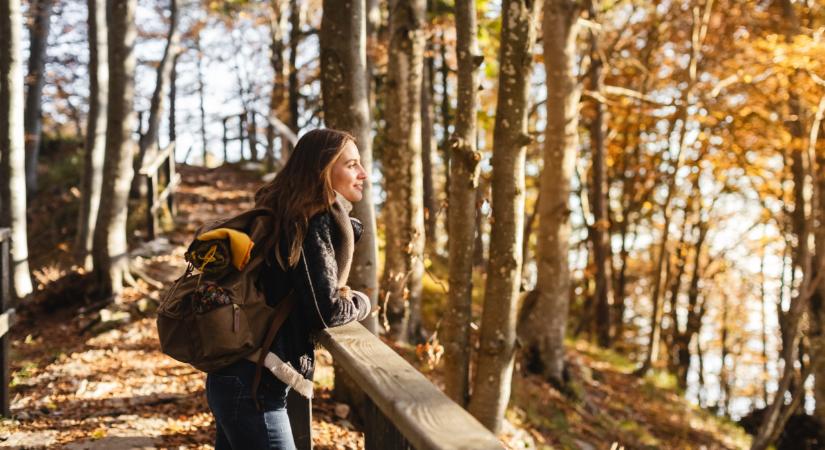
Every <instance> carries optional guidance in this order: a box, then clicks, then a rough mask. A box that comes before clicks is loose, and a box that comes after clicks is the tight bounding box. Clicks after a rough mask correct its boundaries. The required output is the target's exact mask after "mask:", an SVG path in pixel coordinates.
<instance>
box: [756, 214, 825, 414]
mask: <svg viewBox="0 0 825 450" xmlns="http://www.w3.org/2000/svg"><path fill="white" fill-rule="evenodd" d="M765 228H766V226H763V229H762V241H763V242H766V240H765ZM817 242H822V241H820V240H819V236H817ZM761 251H762V254H761V255H760V258H759V294H760V295H759V307H760V308H759V309H760V313H761V319H762V320H761V338H762V401H763V402H765V406H767V405H768V401H769V400H768V379H769V377H770V371H769V370H768V313H767V308H765V302H766V301H767V297H768V293H767V289H766V286H765V257H766V256H767V251H766V249H765V248H764V247H763V248H762V250H761ZM783 275H784V274H783Z"/></svg>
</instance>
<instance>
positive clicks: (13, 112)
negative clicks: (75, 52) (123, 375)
mask: <svg viewBox="0 0 825 450" xmlns="http://www.w3.org/2000/svg"><path fill="white" fill-rule="evenodd" d="M22 33H23V24H22V17H21V12H20V0H0V180H2V181H0V189H2V190H1V191H0V192H1V193H2V196H0V227H10V228H11V265H12V277H13V286H12V288H13V292H14V295H15V296H16V297H17V298H23V297H25V296H26V295H29V294H30V293H31V292H32V280H31V275H30V274H29V250H28V238H27V230H26V168H25V165H26V151H25V144H24V142H23V65H22V56H21V53H22V50H21V47H22V44H21V42H22V39H21V35H22Z"/></svg>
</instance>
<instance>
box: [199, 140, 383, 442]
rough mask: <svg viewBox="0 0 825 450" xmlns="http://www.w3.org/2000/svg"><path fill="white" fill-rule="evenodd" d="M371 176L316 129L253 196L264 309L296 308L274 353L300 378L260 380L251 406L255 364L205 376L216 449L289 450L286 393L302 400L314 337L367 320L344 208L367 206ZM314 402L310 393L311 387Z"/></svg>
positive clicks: (344, 146) (342, 143)
mask: <svg viewBox="0 0 825 450" xmlns="http://www.w3.org/2000/svg"><path fill="white" fill-rule="evenodd" d="M366 182H368V181H367V174H366V172H365V171H364V168H363V167H362V166H361V160H360V158H359V155H358V148H357V147H356V146H355V139H354V138H353V137H352V136H350V135H349V134H347V133H343V132H340V131H336V130H329V129H320V130H313V131H310V132H308V133H306V134H305V135H304V136H303V137H301V139H300V140H299V141H298V143H297V144H296V145H295V149H294V150H293V152H292V155H290V157H289V160H288V161H287V163H286V165H285V166H284V168H283V169H282V170H281V171H280V172H279V173H278V175H277V176H276V177H275V179H274V180H272V182H270V183H269V184H267V185H265V186H263V187H262V188H261V189H260V190H258V192H257V193H256V194H255V202H256V206H262V207H267V208H271V209H272V210H273V211H275V212H276V214H275V216H276V217H275V218H274V219H273V233H274V238H275V239H274V240H273V242H275V244H274V248H273V249H272V250H271V251H272V256H273V258H271V263H270V264H269V265H268V266H266V267H265V268H264V269H263V271H262V274H261V282H262V286H263V288H264V290H265V293H266V297H267V303H269V304H270V305H272V306H274V305H275V304H276V303H277V302H278V301H279V300H280V299H282V298H284V297H285V296H286V295H287V294H289V293H290V291H292V292H293V295H296V296H297V297H295V299H296V302H295V307H294V309H293V310H292V312H291V313H290V314H289V316H288V317H287V319H286V321H285V322H284V324H283V325H282V326H281V328H280V330H279V331H278V334H277V335H276V337H275V341H274V342H273V344H272V347H271V348H270V351H271V352H272V353H274V354H275V355H276V356H277V357H278V358H280V360H282V361H283V362H286V363H288V364H289V366H291V368H290V369H289V370H292V369H294V370H296V371H297V372H298V373H300V375H301V376H302V377H303V378H301V377H297V378H299V379H300V381H299V382H298V383H292V384H293V385H297V386H289V385H287V384H286V383H284V382H282V381H281V380H279V379H278V378H276V377H274V376H273V375H272V374H271V373H269V372H268V371H266V370H264V373H263V376H262V378H261V381H260V385H259V387H258V394H257V400H258V404H260V409H258V407H257V406H256V402H255V401H254V400H255V399H253V398H252V396H251V386H252V383H253V378H254V375H255V363H254V362H252V361H249V360H241V361H239V362H237V363H235V364H232V365H231V366H229V367H226V368H223V369H220V370H218V371H215V372H211V373H209V374H208V376H207V378H206V396H207V400H208V402H209V408H210V409H211V410H212V414H213V415H214V416H215V422H216V425H217V435H216V439H215V449H216V450H225V449H235V450H247V449H249V450H254V449H294V448H295V444H294V441H293V437H292V431H291V429H290V424H289V418H288V416H287V413H286V395H287V392H288V391H289V389H290V388H293V387H298V389H297V390H298V392H302V393H303V394H304V395H307V392H306V391H305V389H301V388H302V387H303V388H306V387H307V385H306V383H307V381H305V380H309V382H311V380H312V374H313V370H314V366H315V359H314V358H315V355H314V337H313V334H314V333H315V332H317V331H319V330H321V329H324V328H327V327H334V326H338V325H344V324H346V323H348V322H351V321H353V320H363V319H364V318H365V317H366V316H367V314H368V313H369V310H370V302H369V299H368V297H367V296H366V295H364V294H362V293H360V292H357V291H353V290H351V289H349V287H347V285H346V282H347V277H348V275H349V270H350V265H351V263H352V253H353V248H354V243H355V241H356V240H357V239H358V237H359V236H360V233H361V227H360V223H359V222H358V221H357V220H355V219H350V217H349V207H348V205H349V202H357V201H359V200H361V197H362V196H363V194H362V191H363V186H364V183H366ZM309 390H310V392H309V395H311V384H310V385H309Z"/></svg>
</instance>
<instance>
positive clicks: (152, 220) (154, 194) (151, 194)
mask: <svg viewBox="0 0 825 450" xmlns="http://www.w3.org/2000/svg"><path fill="white" fill-rule="evenodd" d="M157 202H158V174H157V172H155V173H148V174H146V203H147V206H146V224H147V228H148V231H147V238H148V240H150V241H153V240H155V233H156V232H157V229H158V217H157V215H155V205H157Z"/></svg>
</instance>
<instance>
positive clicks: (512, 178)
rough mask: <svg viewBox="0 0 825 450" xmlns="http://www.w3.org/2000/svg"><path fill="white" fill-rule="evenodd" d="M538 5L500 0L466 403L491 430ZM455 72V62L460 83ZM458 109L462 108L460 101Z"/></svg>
mask: <svg viewBox="0 0 825 450" xmlns="http://www.w3.org/2000/svg"><path fill="white" fill-rule="evenodd" d="M539 6H540V4H539V3H538V2H533V1H525V0H510V1H507V2H505V3H504V4H502V30H501V49H500V56H499V64H500V68H501V69H500V71H499V77H498V86H499V87H498V101H497V107H496V122H495V129H494V131H493V160H492V164H493V179H492V210H493V217H492V225H491V230H490V252H489V254H490V256H489V262H488V265H487V285H486V287H485V290H484V313H483V315H482V319H481V336H480V345H479V354H478V360H477V363H476V376H475V380H474V384H473V397H472V399H471V401H470V413H472V414H473V415H474V416H475V417H476V418H477V419H479V421H480V422H481V423H482V424H483V425H484V426H486V427H487V428H489V429H490V430H491V431H492V432H494V433H498V432H499V431H501V425H502V421H503V419H504V410H505V409H506V408H507V403H508V402H509V400H510V384H511V382H512V377H513V361H514V356H515V347H516V318H517V312H518V300H519V295H518V293H519V288H520V287H521V265H522V260H523V255H522V239H523V233H524V191H525V181H524V164H525V155H526V146H527V144H529V143H530V141H531V139H530V137H529V136H528V134H527V132H528V131H527V126H528V120H527V113H528V92H529V87H530V86H529V80H530V78H531V74H532V67H533V43H534V42H535V39H536V24H535V21H536V17H537V15H538V8H539ZM459 55H461V49H459ZM459 61H460V60H459ZM460 77H461V75H460V68H459V83H460V82H461V78H460ZM462 110H464V106H463V105H459V111H462ZM459 114H461V113H459ZM459 117H460V115H459Z"/></svg>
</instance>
